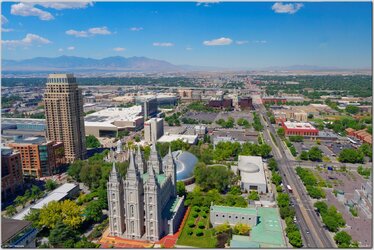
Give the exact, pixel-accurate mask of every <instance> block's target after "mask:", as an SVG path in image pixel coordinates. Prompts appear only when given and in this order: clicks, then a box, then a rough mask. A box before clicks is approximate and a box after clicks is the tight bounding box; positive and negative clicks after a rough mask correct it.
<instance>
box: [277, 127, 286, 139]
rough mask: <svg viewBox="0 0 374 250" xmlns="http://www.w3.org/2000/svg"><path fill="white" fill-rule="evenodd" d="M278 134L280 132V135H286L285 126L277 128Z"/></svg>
mask: <svg viewBox="0 0 374 250" xmlns="http://www.w3.org/2000/svg"><path fill="white" fill-rule="evenodd" d="M277 134H278V135H279V136H280V137H284V135H285V134H286V131H285V130H284V128H278V130H277Z"/></svg>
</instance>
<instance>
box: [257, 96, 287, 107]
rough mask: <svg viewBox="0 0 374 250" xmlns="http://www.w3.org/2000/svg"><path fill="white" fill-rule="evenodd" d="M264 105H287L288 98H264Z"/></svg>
mask: <svg viewBox="0 0 374 250" xmlns="http://www.w3.org/2000/svg"><path fill="white" fill-rule="evenodd" d="M261 101H262V104H276V105H278V104H285V103H286V102H287V99H286V98H283V97H262V98H261Z"/></svg>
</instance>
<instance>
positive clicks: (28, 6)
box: [10, 3, 54, 21]
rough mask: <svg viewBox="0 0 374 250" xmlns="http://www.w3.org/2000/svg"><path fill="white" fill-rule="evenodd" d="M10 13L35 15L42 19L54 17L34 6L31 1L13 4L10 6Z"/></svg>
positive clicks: (47, 19) (46, 19)
mask: <svg viewBox="0 0 374 250" xmlns="http://www.w3.org/2000/svg"><path fill="white" fill-rule="evenodd" d="M10 13H11V14H13V15H16V16H36V17H39V19H40V20H43V21H49V20H52V19H54V17H53V15H52V14H51V13H49V12H47V11H44V10H41V9H38V8H35V7H34V4H32V3H17V4H13V5H12V6H11V9H10Z"/></svg>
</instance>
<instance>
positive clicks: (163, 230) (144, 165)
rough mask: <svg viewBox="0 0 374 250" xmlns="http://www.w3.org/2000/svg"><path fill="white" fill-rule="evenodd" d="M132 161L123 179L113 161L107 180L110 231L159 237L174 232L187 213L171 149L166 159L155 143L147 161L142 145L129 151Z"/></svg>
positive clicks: (150, 238)
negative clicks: (135, 149)
mask: <svg viewBox="0 0 374 250" xmlns="http://www.w3.org/2000/svg"><path fill="white" fill-rule="evenodd" d="M129 158H130V165H129V167H128V170H127V173H126V176H125V178H124V179H123V178H122V177H121V176H120V175H119V173H118V171H117V169H116V167H115V163H114V162H113V168H112V171H111V173H110V176H109V181H108V183H107V187H108V206H109V229H110V233H109V234H110V235H112V236H118V237H122V238H126V239H143V240H148V241H152V242H155V241H158V240H159V239H161V237H163V236H165V235H167V234H174V233H175V232H176V231H177V230H178V227H179V225H180V223H181V221H182V218H183V214H184V198H183V197H179V196H178V195H177V190H176V182H177V181H176V165H175V162H174V158H173V156H172V154H171V151H170V149H169V155H168V156H167V159H166V161H165V162H164V163H163V162H162V161H161V159H160V156H159V155H158V153H157V151H156V146H155V144H153V145H152V148H151V154H150V157H149V161H148V162H145V161H144V158H143V156H142V153H141V151H140V148H139V147H138V150H137V153H136V154H135V155H134V154H133V153H132V151H130V152H129Z"/></svg>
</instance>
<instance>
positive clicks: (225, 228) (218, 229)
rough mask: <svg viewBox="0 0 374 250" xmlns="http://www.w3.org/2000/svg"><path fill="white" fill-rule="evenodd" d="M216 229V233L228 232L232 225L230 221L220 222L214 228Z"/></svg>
mask: <svg viewBox="0 0 374 250" xmlns="http://www.w3.org/2000/svg"><path fill="white" fill-rule="evenodd" d="M214 231H215V233H216V234H221V233H227V232H230V231H231V227H230V225H229V223H227V222H225V223H223V224H220V225H218V226H216V227H215V228H214Z"/></svg>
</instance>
